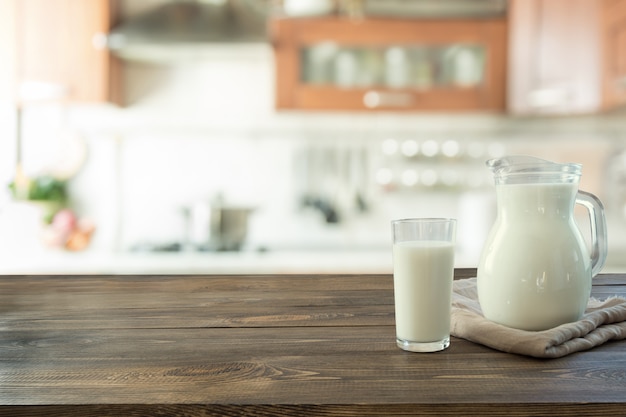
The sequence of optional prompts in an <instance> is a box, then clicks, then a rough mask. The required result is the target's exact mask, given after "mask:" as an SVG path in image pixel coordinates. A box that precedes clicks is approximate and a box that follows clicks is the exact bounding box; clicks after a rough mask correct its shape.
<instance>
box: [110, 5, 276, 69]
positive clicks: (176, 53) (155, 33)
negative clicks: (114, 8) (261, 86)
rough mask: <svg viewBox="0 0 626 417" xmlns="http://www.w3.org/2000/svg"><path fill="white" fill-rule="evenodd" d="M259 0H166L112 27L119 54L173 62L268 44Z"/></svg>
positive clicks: (115, 51) (113, 46)
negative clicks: (217, 50)
mask: <svg viewBox="0 0 626 417" xmlns="http://www.w3.org/2000/svg"><path fill="white" fill-rule="evenodd" d="M264 5H265V1H264V0H169V1H167V2H166V3H164V4H162V5H160V6H157V7H155V8H154V9H152V10H149V11H148V12H146V13H143V14H140V15H139V16H137V17H134V18H130V19H128V20H127V21H124V22H122V24H120V25H119V26H116V27H114V28H113V30H111V32H110V34H109V37H108V47H109V49H110V50H111V51H112V53H113V54H115V55H117V56H119V57H120V58H123V59H128V60H141V61H163V62H176V61H179V60H183V59H185V60H188V59H198V58H202V57H204V56H207V55H211V54H212V53H214V52H215V50H216V49H215V48H218V49H221V50H230V51H233V50H236V49H241V48H245V47H250V46H254V45H262V44H267V41H268V36H267V25H266V8H265V7H264Z"/></svg>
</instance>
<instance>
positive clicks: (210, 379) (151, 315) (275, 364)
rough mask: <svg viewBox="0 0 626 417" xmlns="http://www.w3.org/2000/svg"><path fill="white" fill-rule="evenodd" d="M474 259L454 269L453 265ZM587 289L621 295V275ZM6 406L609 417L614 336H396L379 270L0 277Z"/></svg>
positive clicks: (625, 289)
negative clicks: (513, 341)
mask: <svg viewBox="0 0 626 417" xmlns="http://www.w3.org/2000/svg"><path fill="white" fill-rule="evenodd" d="M474 275H475V270H471V269H470V270H461V269H457V270H456V271H455V276H456V278H464V277H469V276H474ZM593 294H594V295H596V296H600V297H606V296H609V295H613V294H619V295H626V275H624V274H613V275H610V274H606V275H602V276H600V277H598V278H597V279H596V280H594V287H593ZM0 308H1V309H2V314H1V316H0V323H1V326H2V332H0V358H2V359H1V360H2V367H1V368H0V369H1V370H0V413H2V414H4V415H16V416H19V415H28V416H38V415H41V416H44V415H46V416H51V415H111V416H112V415H116V416H117V415H176V414H184V415H187V416H196V415H197V416H200V415H203V416H213V415H215V416H218V415H219V416H221V415H276V416H278V415H285V416H287V415H289V416H298V415H300V416H305V415H306V416H309V415H331V414H341V415H345V416H348V415H400V414H401V415H430V414H443V415H522V414H523V415H530V414H532V415H548V414H550V415H594V416H605V415H620V414H623V412H624V409H626V397H625V396H624V392H625V390H626V383H625V381H626V378H625V375H626V342H624V341H617V342H608V343H606V344H604V345H602V346H599V347H597V348H595V349H593V350H589V351H585V352H579V353H575V354H572V355H569V356H566V357H563V358H560V359H552V360H539V359H533V358H530V357H523V356H518V355H514V354H508V353H503V352H498V351H494V350H492V349H489V348H487V347H484V346H482V345H478V344H474V343H471V342H469V341H466V340H463V339H457V338H452V341H451V346H450V348H448V349H446V350H444V351H442V352H437V353H429V354H418V353H410V352H405V351H402V350H400V349H399V348H397V347H396V345H395V331H394V318H393V317H394V316H393V280H392V277H391V275H389V274H378V275H184V276H180V275H167V274H166V275H159V276H155V275H152V276H150V275H142V276H137V275H127V276H120V275H116V276H105V275H90V276H2V277H0Z"/></svg>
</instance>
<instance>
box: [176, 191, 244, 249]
mask: <svg viewBox="0 0 626 417" xmlns="http://www.w3.org/2000/svg"><path fill="white" fill-rule="evenodd" d="M253 211H254V209H253V208H250V207H240V206H229V205H224V204H221V203H213V204H212V203H208V202H199V203H196V204H194V205H192V206H191V207H189V208H187V209H186V210H185V213H186V214H187V217H188V233H189V235H188V240H189V243H190V244H192V245H194V246H196V247H198V248H201V249H205V248H206V249H208V250H213V251H238V250H240V249H241V247H242V246H243V244H244V243H245V240H246V236H247V234H248V219H249V217H250V214H251V213H252V212H253Z"/></svg>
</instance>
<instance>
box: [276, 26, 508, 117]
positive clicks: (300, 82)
mask: <svg viewBox="0 0 626 417" xmlns="http://www.w3.org/2000/svg"><path fill="white" fill-rule="evenodd" d="M316 22H318V23H319V27H318V28H316ZM342 25H343V27H342ZM370 26H371V27H370ZM275 27H276V28H277V30H276V31H275V39H274V42H275V43H274V46H275V49H276V70H277V80H276V81H277V90H278V91H277V107H278V108H279V109H280V108H285V109H287V108H300V109H327V110H333V109H336V110H368V109H370V110H385V109H389V110H419V109H424V110H433V109H434V110H472V109H478V110H480V109H485V110H503V109H504V88H505V86H504V73H505V69H504V62H505V58H506V57H505V38H506V36H505V24H504V21H498V22H496V23H495V24H494V21H490V20H486V21H475V22H474V21H472V22H469V24H468V23H467V22H465V23H460V22H457V21H453V20H448V21H445V22H440V23H439V24H438V23H437V21H432V20H430V21H427V22H424V21H419V20H413V21H407V20H376V21H373V20H364V21H361V22H359V23H353V22H351V21H350V20H347V19H339V18H335V19H334V20H332V19H331V18H326V19H319V20H315V19H300V20H298V19H284V20H279V21H277V22H275ZM383 32H384V33H383ZM377 33H378V36H377ZM281 35H284V38H282V37H281Z"/></svg>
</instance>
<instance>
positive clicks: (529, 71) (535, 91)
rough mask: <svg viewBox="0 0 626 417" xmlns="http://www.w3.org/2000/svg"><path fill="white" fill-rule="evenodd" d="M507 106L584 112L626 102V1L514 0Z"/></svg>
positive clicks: (517, 110) (520, 111)
mask: <svg viewBox="0 0 626 417" xmlns="http://www.w3.org/2000/svg"><path fill="white" fill-rule="evenodd" d="M509 19H510V24H509V67H508V68H509V73H508V103H507V107H508V109H509V111H510V112H511V113H513V114H586V113H596V112H599V111H602V110H610V109H613V108H615V107H618V106H620V105H623V104H624V103H626V2H625V1H623V0H601V1H598V0H511V1H510V2H509Z"/></svg>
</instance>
